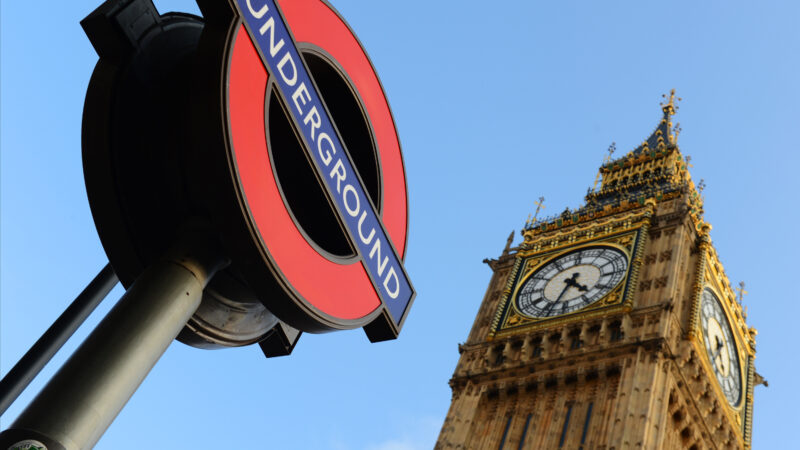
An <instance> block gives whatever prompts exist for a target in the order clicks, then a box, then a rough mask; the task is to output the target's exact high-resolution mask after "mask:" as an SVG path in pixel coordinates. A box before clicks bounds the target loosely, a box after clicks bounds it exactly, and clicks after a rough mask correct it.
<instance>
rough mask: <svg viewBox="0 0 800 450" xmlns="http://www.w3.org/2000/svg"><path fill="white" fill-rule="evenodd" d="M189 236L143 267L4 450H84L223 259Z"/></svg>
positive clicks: (7, 437)
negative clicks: (28, 445)
mask: <svg viewBox="0 0 800 450" xmlns="http://www.w3.org/2000/svg"><path fill="white" fill-rule="evenodd" d="M216 250H217V249H216V248H214V247H213V243H211V244H210V243H209V240H204V241H198V240H197V239H191V240H187V241H184V242H183V243H181V244H180V245H179V246H177V247H176V248H175V249H174V250H173V251H172V252H171V254H170V255H168V256H167V257H165V258H163V259H162V260H160V261H158V262H157V263H155V264H153V265H152V266H151V267H149V268H148V269H147V270H146V271H145V272H144V273H142V275H141V276H140V277H139V278H138V279H137V280H136V282H135V283H134V284H133V286H131V287H130V289H128V291H127V292H126V293H125V295H123V296H122V298H121V299H120V300H119V302H118V303H117V304H116V305H115V306H114V308H113V309H112V310H111V311H110V312H109V313H108V315H107V316H106V317H105V318H104V319H103V320H102V321H101V322H100V324H99V325H98V326H97V328H95V330H94V331H93V332H92V333H91V334H90V335H89V337H87V338H86V340H85V341H84V342H83V343H82V344H81V346H80V347H79V348H78V349H77V350H76V351H75V353H74V354H73V355H72V356H71V357H70V358H69V360H68V361H67V362H66V363H65V364H64V365H63V366H62V367H61V369H59V371H58V372H57V373H56V374H55V376H53V378H52V379H51V380H50V381H49V382H48V383H47V385H46V386H45V387H44V389H42V391H41V392H40V393H39V394H38V395H37V396H36V398H35V399H34V400H33V401H32V402H31V403H30V404H29V405H28V407H27V408H25V410H24V411H23V412H22V413H21V414H20V415H19V417H18V418H17V419H16V420H15V421H14V423H13V424H11V426H10V427H9V429H8V430H6V431H4V432H3V433H2V434H0V448H3V450H5V449H7V448H9V447H8V446H12V447H13V446H14V444H15V443H19V442H24V441H26V440H32V441H34V442H35V441H38V442H40V443H41V444H43V446H44V447H45V448H46V449H48V450H58V449H69V450H77V449H85V448H91V447H92V446H94V444H95V443H96V442H97V441H98V439H100V437H101V436H102V435H103V433H104V432H105V430H106V429H107V428H108V426H109V425H111V422H112V421H113V420H114V418H115V417H116V416H117V414H119V412H120V411H121V410H122V407H123V406H125V403H127V401H128V399H129V398H130V397H131V396H132V395H133V393H134V392H135V391H136V389H137V388H138V387H139V385H140V384H141V383H142V381H143V380H144V378H145V377H146V376H147V373H148V372H150V369H151V368H152V367H153V366H154V365H155V363H156V361H158V359H159V358H160V357H161V355H162V354H163V353H164V351H166V349H167V347H169V345H170V344H171V343H172V341H173V340H174V339H175V337H176V336H177V335H178V333H179V332H180V331H181V329H182V328H183V327H184V326H185V325H186V322H188V320H189V318H190V317H191V316H192V314H194V312H195V311H196V310H197V308H198V306H199V305H200V299H201V296H202V293H203V288H205V286H206V285H207V284H208V281H209V280H210V279H211V277H212V276H213V275H214V274H215V273H216V272H217V271H218V270H219V269H220V268H222V267H223V266H224V265H225V264H226V263H227V261H226V260H225V259H224V258H221V257H220V256H219V253H218V252H217V251H216Z"/></svg>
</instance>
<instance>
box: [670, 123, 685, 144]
mask: <svg viewBox="0 0 800 450" xmlns="http://www.w3.org/2000/svg"><path fill="white" fill-rule="evenodd" d="M681 131H683V128H681V123H680V122H678V123H677V124H675V126H674V127H673V128H672V139H673V140H674V141H673V142H678V136H679V135H680V134H681Z"/></svg>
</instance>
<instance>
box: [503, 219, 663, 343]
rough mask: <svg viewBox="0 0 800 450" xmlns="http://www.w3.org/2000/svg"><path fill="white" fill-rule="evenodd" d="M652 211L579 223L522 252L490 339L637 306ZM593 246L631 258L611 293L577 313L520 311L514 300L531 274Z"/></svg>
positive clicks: (509, 280)
mask: <svg viewBox="0 0 800 450" xmlns="http://www.w3.org/2000/svg"><path fill="white" fill-rule="evenodd" d="M651 214H652V211H651V206H648V208H647V209H646V210H645V211H643V212H641V211H640V212H639V213H638V214H629V215H626V216H625V217H622V218H617V219H616V220H613V221H607V222H605V223H602V224H594V225H595V226H593V227H586V226H578V227H576V228H575V229H574V230H570V231H569V232H568V233H564V234H563V235H561V236H557V237H554V238H553V239H550V240H548V241H545V242H536V243H535V244H532V245H529V246H528V248H527V249H524V250H521V251H519V252H518V253H517V255H516V260H515V262H514V268H513V269H512V272H511V276H510V277H509V278H508V283H507V286H506V288H505V289H504V290H503V296H502V298H501V300H500V307H499V308H498V311H497V317H496V318H495V320H494V322H493V326H492V330H491V332H490V334H489V337H488V338H489V340H491V339H494V338H496V337H504V336H508V335H511V334H514V333H519V332H526V331H530V330H535V329H539V328H542V327H545V326H549V325H552V324H562V323H569V322H575V321H580V320H584V319H586V318H589V317H594V316H598V315H602V314H609V313H613V312H615V311H626V310H630V309H631V307H632V306H633V292H632V289H630V288H629V287H630V286H635V285H636V281H637V275H638V267H639V266H640V265H641V258H642V255H641V253H642V248H643V245H644V239H645V238H646V236H647V234H646V230H647V225H648V222H649V217H650V215H651ZM593 246H607V247H612V248H616V249H618V250H620V251H622V252H623V253H624V254H625V255H626V257H627V258H628V267H627V273H626V274H625V276H624V277H623V280H622V281H621V282H620V283H619V284H617V285H616V286H615V287H614V288H613V289H612V290H611V291H610V292H608V293H607V294H606V295H605V296H604V297H603V298H602V299H600V300H599V301H596V302H594V303H592V304H591V305H588V306H586V307H585V308H583V309H581V310H579V311H577V312H571V313H567V314H563V315H559V316H555V317H546V318H533V317H528V316H527V315H525V314H524V313H522V312H521V311H519V309H518V308H517V305H516V302H515V301H514V299H515V298H516V297H517V295H518V292H519V290H520V288H521V287H522V286H523V285H524V283H525V281H526V280H527V278H528V277H529V276H530V275H532V274H533V273H534V272H536V270H537V269H539V268H540V267H542V266H544V265H546V264H547V263H548V262H550V261H552V260H554V259H556V258H558V257H559V256H561V255H564V254H566V253H569V252H573V251H576V250H579V249H582V248H587V247H593Z"/></svg>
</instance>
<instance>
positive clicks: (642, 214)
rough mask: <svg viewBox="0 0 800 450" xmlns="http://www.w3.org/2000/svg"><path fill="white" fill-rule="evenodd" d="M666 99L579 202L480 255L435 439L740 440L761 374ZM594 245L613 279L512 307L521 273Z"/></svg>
mask: <svg viewBox="0 0 800 450" xmlns="http://www.w3.org/2000/svg"><path fill="white" fill-rule="evenodd" d="M675 99H676V97H675V96H674V93H672V94H670V96H669V97H668V101H667V102H665V103H664V104H662V108H661V110H662V112H663V116H662V119H661V121H660V122H659V124H658V126H657V127H656V129H655V130H654V131H653V133H652V134H651V135H650V136H649V137H648V138H647V139H646V140H645V141H644V142H642V144H640V145H638V146H637V147H636V148H634V149H633V150H631V151H629V152H628V153H626V154H624V155H623V156H622V157H620V158H617V159H615V160H611V159H610V158H609V159H608V160H607V161H606V162H604V164H603V165H602V166H601V167H600V169H599V174H598V177H597V178H596V179H595V185H594V187H592V188H590V189H589V191H588V193H587V195H586V197H585V203H584V204H583V205H581V206H580V207H578V208H576V209H569V208H567V209H565V210H564V212H562V213H560V214H557V215H555V216H552V217H549V218H543V219H539V218H538V217H537V216H538V215H536V216H534V218H533V221H532V222H531V220H530V219H529V221H528V222H526V223H525V226H524V228H523V230H522V238H523V240H522V243H520V244H519V245H518V246H516V247H514V246H512V242H513V235H512V236H511V237H509V239H508V241H507V244H506V247H505V249H504V250H503V253H502V254H501V255H500V256H499V257H498V258H497V259H487V260H485V262H487V263H488V264H489V267H490V268H491V269H492V271H493V275H492V279H491V281H490V283H489V287H488V289H487V291H486V295H485V297H484V300H483V303H482V304H481V306H480V309H479V311H478V314H477V316H476V319H475V323H474V325H473V327H472V330H471V331H470V334H469V336H468V338H467V340H466V342H464V343H462V344H459V346H458V351H459V353H460V358H459V362H458V365H457V367H456V369H455V371H454V373H453V377H452V378H451V380H450V386H451V387H452V390H453V398H452V404H451V407H450V409H449V411H448V414H447V417H446V419H445V421H444V424H443V427H442V432H441V434H440V436H439V439H438V441H437V443H436V446H435V448H437V449H468V448H470V449H471V448H503V449H509V448H526V449H527V448H584V449H588V448H594V449H605V450H610V449H612V448H616V449H621V448H660V449H749V448H750V447H751V445H750V439H751V429H752V424H753V391H754V387H755V386H756V385H757V384H759V383H761V382H762V381H763V378H762V377H761V376H760V375H758V374H756V372H755V365H754V361H755V350H756V347H755V337H756V334H757V333H756V330H755V329H753V328H751V327H749V326H748V325H747V323H746V314H745V311H744V309H743V307H742V305H741V302H740V301H737V298H736V295H735V294H734V290H733V289H732V288H731V283H730V281H729V279H728V276H727V275H726V274H725V271H724V269H723V266H722V263H721V262H720V259H719V257H718V255H717V251H716V249H715V247H714V245H713V243H712V240H711V236H710V231H711V225H710V224H708V223H707V222H706V221H705V218H704V216H703V213H704V203H705V199H704V197H703V189H704V187H705V183H704V182H703V181H701V182H700V183H697V184H695V183H694V181H692V178H691V176H690V174H689V167H691V165H690V158H689V157H688V156H684V155H682V154H681V151H680V149H679V148H678V145H677V138H678V130H677V127H674V126H673V124H672V116H673V115H674V114H675V110H676V108H677V107H676V106H675ZM612 150H613V147H612ZM600 179H602V183H601V184H600V186H598V181H599V180H600ZM541 200H542V199H541V198H540V202H539V204H541ZM537 211H538V210H537ZM595 245H609V246H614V247H615V248H618V249H620V250H621V251H623V252H624V253H625V255H626V256H627V257H628V263H629V264H628V269H627V270H628V273H627V275H626V277H625V278H624V282H622V283H621V284H620V285H618V286H617V287H615V288H614V289H612V290H611V291H609V292H608V293H607V294H606V295H605V297H604V298H601V299H600V300H597V301H596V302H594V303H590V304H588V306H586V307H584V308H583V309H580V310H577V311H573V312H569V313H567V314H564V315H560V316H555V317H542V318H531V317H526V316H525V315H523V314H520V311H518V310H517V308H516V306H515V302H516V300H515V299H516V295H517V293H518V291H519V289H521V286H522V285H523V284H524V283H525V279H526V277H528V276H531V274H532V273H534V272H535V271H536V270H537V269H538V268H541V267H543V266H544V265H546V264H547V263H548V261H552V260H553V259H554V258H558V256H559V255H565V254H568V253H570V252H574V251H576V249H580V248H587V247H590V246H595ZM563 273H564V272H563V270H562V271H560V272H557V275H548V276H550V277H553V278H551V279H555V278H554V277H557V276H558V274H563ZM581 276H583V275H581ZM587 277H588V276H587ZM560 281H562V280H561V279H560V278H559V282H560ZM586 286H588V284H586ZM540 287H541V286H537V288H536V289H539V288H540ZM706 288H708V289H711V290H713V292H715V293H716V295H717V297H718V299H719V303H720V306H721V308H722V310H723V311H724V315H725V317H726V318H727V321H728V323H729V325H730V329H731V334H732V341H733V342H734V343H735V347H736V352H737V353H738V359H739V364H740V367H739V369H740V370H739V375H740V378H741V389H740V396H741V397H740V401H739V402H738V404H736V405H734V406H731V404H730V403H729V402H728V399H727V398H726V396H725V392H724V391H723V389H722V388H721V387H720V385H719V381H718V380H717V378H716V375H715V372H714V368H713V367H712V366H711V362H710V359H709V356H708V352H707V351H706V347H705V343H704V342H703V331H702V327H701V323H700V305H701V300H702V292H703V290H704V289H706ZM542 295H543V294H542ZM549 300H552V298H549ZM556 300H558V299H556Z"/></svg>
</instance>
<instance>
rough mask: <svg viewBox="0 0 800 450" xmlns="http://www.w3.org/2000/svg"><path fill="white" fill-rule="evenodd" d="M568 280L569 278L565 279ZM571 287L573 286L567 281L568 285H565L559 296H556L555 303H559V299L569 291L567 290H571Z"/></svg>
mask: <svg viewBox="0 0 800 450" xmlns="http://www.w3.org/2000/svg"><path fill="white" fill-rule="evenodd" d="M566 281H567V280H564V282H565V283H566ZM570 287H572V286H571V285H570V284H569V283H567V285H566V286H564V289H563V290H562V291H561V293H560V294H558V297H557V298H556V300H555V301H554V302H553V303H558V301H559V300H561V297H563V296H564V294H566V293H567V290H569V288H570Z"/></svg>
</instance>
